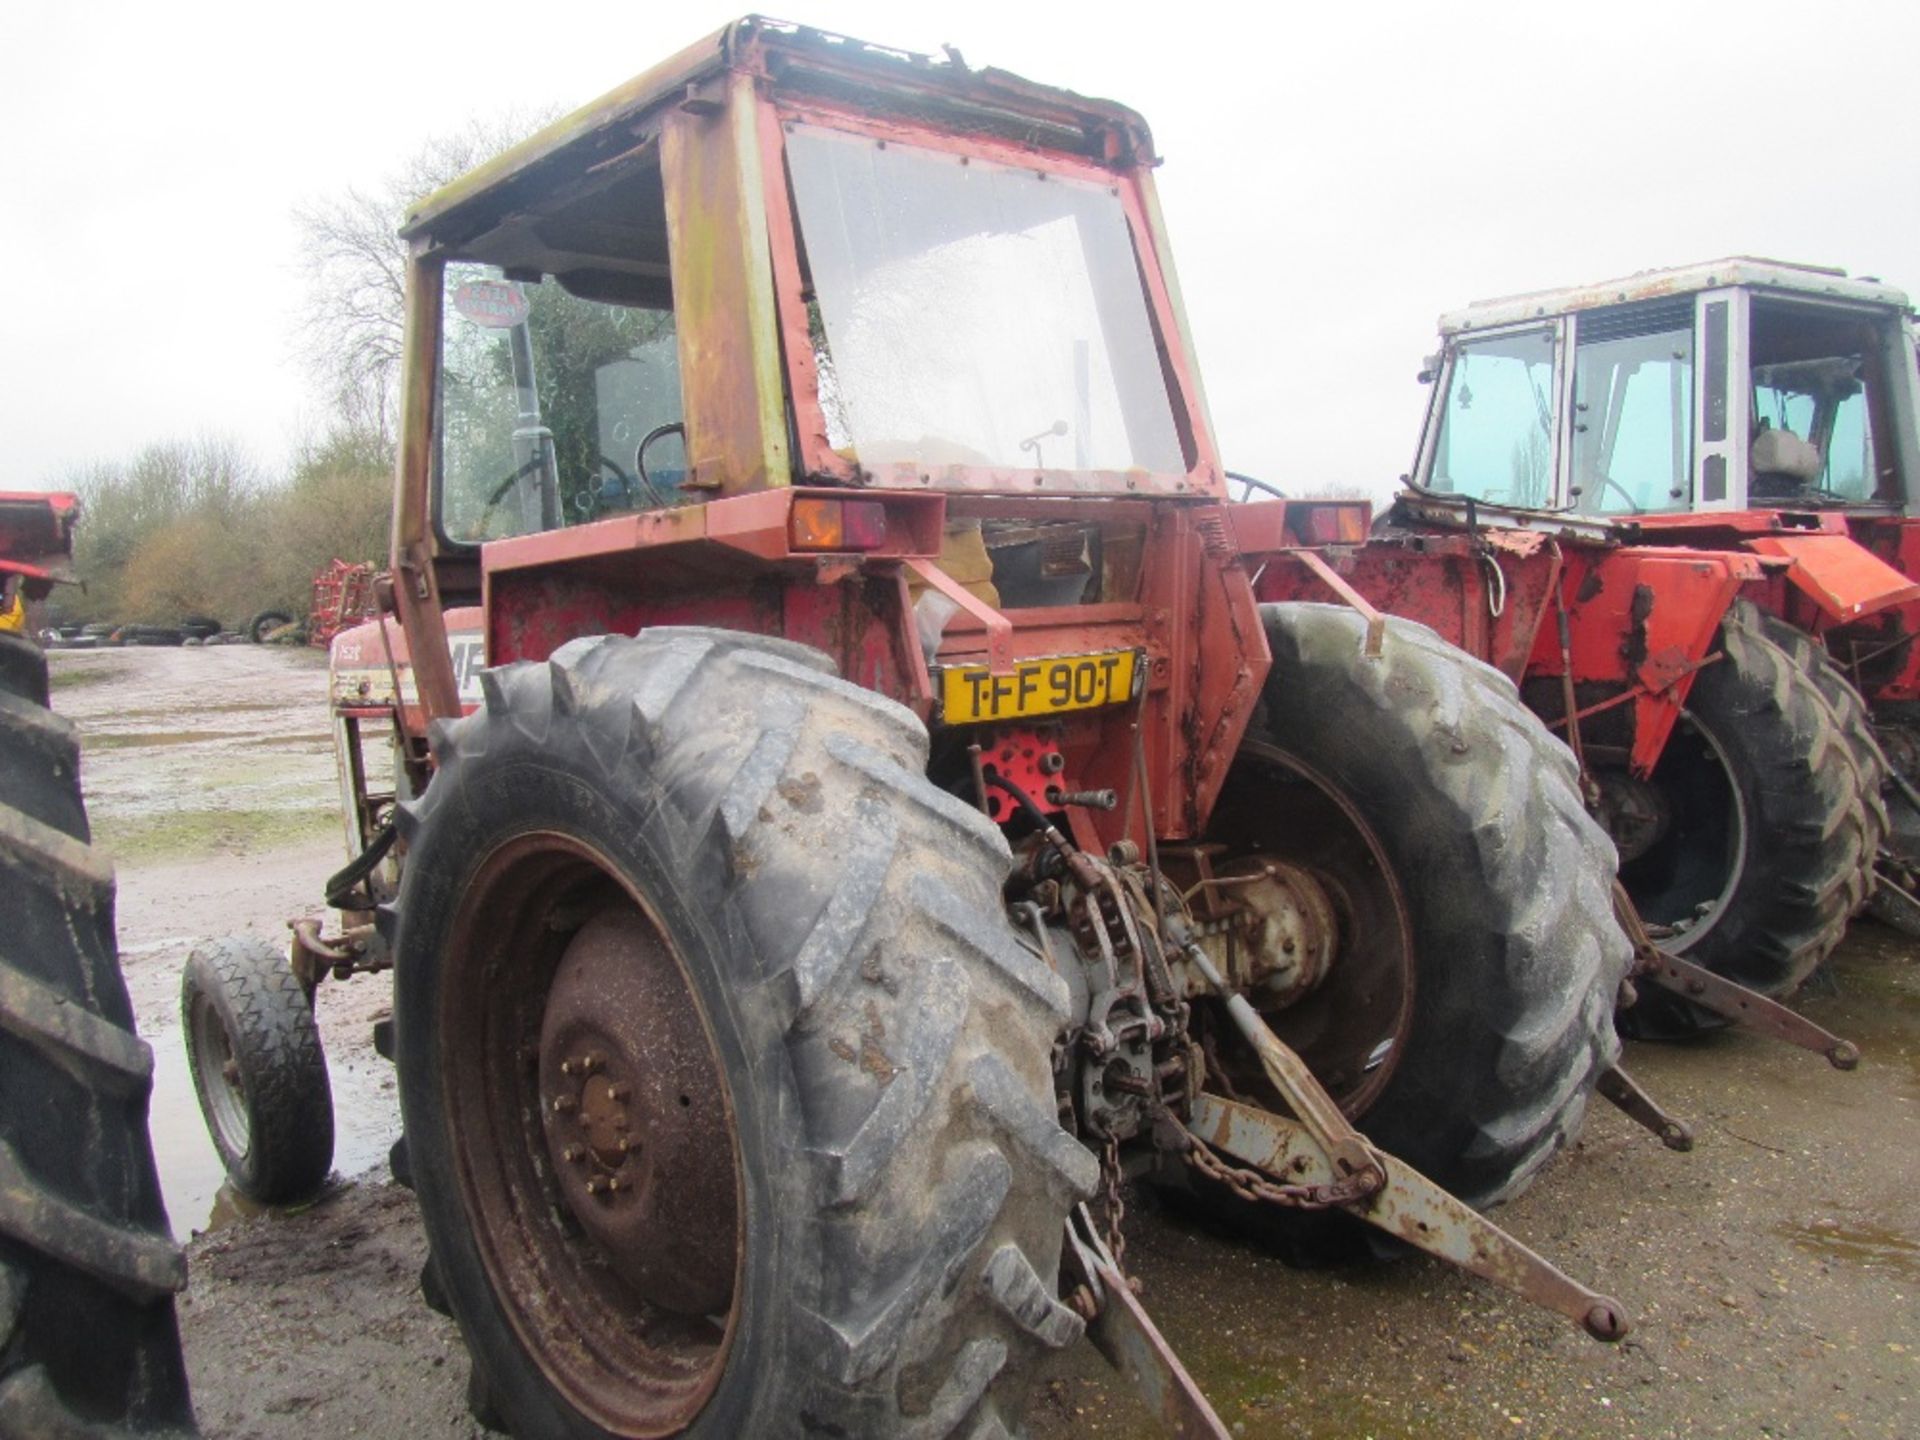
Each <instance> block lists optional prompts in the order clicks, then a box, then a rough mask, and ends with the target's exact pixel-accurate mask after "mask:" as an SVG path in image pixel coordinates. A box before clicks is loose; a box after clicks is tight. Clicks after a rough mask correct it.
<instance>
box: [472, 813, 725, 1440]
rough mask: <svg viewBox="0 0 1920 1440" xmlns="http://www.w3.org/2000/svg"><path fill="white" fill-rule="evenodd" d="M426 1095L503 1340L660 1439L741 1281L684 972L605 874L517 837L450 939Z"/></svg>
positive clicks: (569, 1395)
mask: <svg viewBox="0 0 1920 1440" xmlns="http://www.w3.org/2000/svg"><path fill="white" fill-rule="evenodd" d="M447 958H448V964H449V970H448V975H447V979H446V981H445V983H444V984H443V986H442V992H441V1000H440V1007H441V1014H440V1037H441V1042H440V1043H441V1081H442V1086H443V1090H442V1095H443V1100H444V1103H445V1106H446V1114H447V1121H448V1132H449V1139H450V1143H451V1149H452V1154H453V1161H454V1170H455V1178H456V1180H457V1183H458V1186H459V1190H460V1196H461V1201H462V1204H463V1206H464V1209H465V1211H466V1214H467V1217H468V1221H469V1224H470V1226H471V1229H472V1233H473V1237H474V1241H475V1244H476V1246H477V1248H478V1250H479V1252H480V1257H481V1261H482V1263H483V1265H484V1266H485V1268H486V1271H487V1275H488V1279H489V1281H490V1282H491V1285H492V1288H493V1292H494V1294H495V1296H496V1297H497V1298H498V1301H499V1304H500V1306H501V1309H502V1310H503V1312H504V1313H505V1315H506V1316H507V1319H508V1321H509V1323H510V1324H511V1325H512V1327H513V1329H514V1332H515V1334H516V1335H517V1336H518V1338H519V1341H520V1343H521V1346H522V1347H523V1348H524V1349H525V1351H526V1353H527V1354H528V1356H529V1357H531V1359H532V1360H533V1362H534V1363H535V1364H536V1365H537V1366H538V1367H539V1369H540V1371H541V1373H542V1374H543V1375H544V1376H545V1377H546V1378H547V1380H548V1381H549V1382H550V1383H551V1384H552V1385H553V1387H554V1388H555V1389H556V1390H557V1391H558V1392H559V1393H560V1394H561V1395H562V1396H563V1397H564V1398H565V1399H566V1401H567V1402H568V1403H569V1404H570V1405H572V1406H573V1408H574V1409H576V1410H577V1411H579V1412H580V1413H581V1414H582V1415H583V1416H585V1417H586V1418H587V1419H589V1420H591V1421H592V1422H593V1423H595V1424H597V1425H599V1426H600V1427H601V1428H603V1429H605V1430H607V1431H609V1432H611V1433H612V1434H615V1435H619V1436H624V1437H635V1440H641V1437H655V1436H666V1435H672V1434H677V1433H679V1432H680V1431H681V1430H683V1429H684V1428H685V1427H686V1426H687V1424H688V1423H689V1422H690V1421H691V1420H692V1419H693V1418H694V1417H695V1416H696V1415H698V1414H699V1412H700V1410H701V1409H702V1408H703V1407H704V1406H705V1404H706V1403H707V1401H708V1399H709V1398H711V1396H712V1395H713V1392H714V1390H715V1388H716V1387H717V1385H718V1384H719V1381H720V1376H721V1373H722V1371H723V1370H724V1369H725V1366H726V1362H727V1357H728V1354H729V1352H730V1350H731V1346H732V1341H733V1337H734V1333H735V1331H736V1329H737V1322H738V1318H739V1313H740V1298H739V1297H740V1292H741V1288H742V1285H743V1283H744V1273H743V1261H744V1256H745V1248H746V1247H745V1244H744V1231H743V1226H742V1221H741V1214H742V1193H741V1173H742V1172H741V1164H740V1155H739V1143H738V1138H737V1134H736V1128H735V1124H734V1112H733V1105H732V1098H731V1095H730V1093H729V1091H728V1088H727V1084H726V1076H725V1070H724V1068H723V1067H722V1065H721V1063H720V1059H719V1054H718V1050H717V1047H716V1044H715V1041H714V1038H713V1032H712V1027H711V1025H710V1024H709V1023H708V1020H707V1017H706V1013H705V1010H704V1009H703V1007H702V1006H701V1004H700V1001H699V998H698V993H697V992H696V991H695V989H694V987H693V983H692V978H691V975H690V973H689V971H688V967H687V964H686V961H685V957H683V956H682V955H681V954H680V953H679V951H678V949H677V948H676V947H675V946H674V945H673V943H672V941H671V939H670V937H669V935H668V932H667V931H666V929H665V927H664V926H663V925H662V924H661V923H660V920H659V918H658V916H657V915H656V914H655V913H654V912H653V910H652V909H651V908H650V907H649V906H648V905H647V904H646V903H645V901H644V900H643V899H642V898H641V897H640V896H639V895H638V894H636V893H635V891H634V890H633V889H632V887H631V886H629V885H627V884H625V883H624V882H622V881H621V880H620V879H619V878H618V874H617V871H616V868H615V866H614V865H613V864H612V862H611V861H609V860H608V859H607V858H606V857H605V856H604V855H603V854H601V853H600V852H599V851H598V850H596V849H594V848H593V847H592V846H590V845H588V844H586V843H585V842H583V841H580V840H578V839H575V838H573V837H571V836H566V835H560V834H556V833H546V832H542V833H536V834H530V835H524V836H520V837H518V838H516V839H514V840H512V841H510V842H508V843H507V844H505V845H503V846H501V847H500V848H499V849H497V850H495V851H494V852H493V853H492V854H491V855H490V856H488V857H487V859H486V860H485V861H484V862H483V863H482V864H481V866H480V868H479V870H478V871H477V873H476V874H475V877H474V881H473V884H472V886H471V887H470V888H469V890H468V892H467V903H466V904H465V905H464V906H463V907H462V910H461V916H460V920H459V922H458V923H457V926H456V928H455V931H454V934H453V935H452V937H451V939H450V942H449V949H448V957H447Z"/></svg>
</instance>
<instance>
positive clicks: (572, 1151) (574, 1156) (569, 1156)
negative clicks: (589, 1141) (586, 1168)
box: [560, 1145, 587, 1165]
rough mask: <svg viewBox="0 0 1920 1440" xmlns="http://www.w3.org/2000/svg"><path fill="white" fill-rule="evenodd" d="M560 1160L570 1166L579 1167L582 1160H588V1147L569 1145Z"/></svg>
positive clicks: (561, 1153)
mask: <svg viewBox="0 0 1920 1440" xmlns="http://www.w3.org/2000/svg"><path fill="white" fill-rule="evenodd" d="M560 1158H561V1159H563V1160H565V1161H567V1162H568V1163H569V1164H573V1165H578V1164H579V1163H580V1162H581V1161H582V1160H585V1159H586V1158H587V1147H586V1146H584V1145H569V1146H567V1148H566V1149H564V1150H562V1151H561V1152H560Z"/></svg>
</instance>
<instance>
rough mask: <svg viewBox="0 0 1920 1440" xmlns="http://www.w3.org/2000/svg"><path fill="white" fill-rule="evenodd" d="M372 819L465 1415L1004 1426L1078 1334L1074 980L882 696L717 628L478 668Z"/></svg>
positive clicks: (410, 1126)
mask: <svg viewBox="0 0 1920 1440" xmlns="http://www.w3.org/2000/svg"><path fill="white" fill-rule="evenodd" d="M482 689H483V697H484V698H483V703H482V705H481V708H480V709H479V710H478V711H476V712H475V713H474V714H473V715H472V716H470V717H468V718H467V719H464V720H462V721H459V722H456V723H454V724H452V725H448V726H445V727H437V728H436V731H435V743H436V751H437V755H438V759H439V770H438V773H437V774H436V776H435V778H434V780H433V783H432V784H431V785H430V786H429V787H428V788H427V791H426V793H425V795H424V796H423V797H422V798H421V799H420V800H418V801H410V802H406V803H405V804H403V805H402V807H401V809H400V817H399V822H398V823H399V824H400V826H401V829H402V833H403V834H404V835H405V836H406V839H407V842H408V846H409V851H408V861H407V866H406V871H405V876H404V878H403V880H402V884H401V891H400V895H399V899H398V901H397V914H398V928H397V932H396V962H395V978H396V991H395V1015H394V1020H395V1040H396V1060H397V1062H398V1066H399V1077H400V1090H401V1104H402V1110H403V1114H404V1118H405V1123H406V1140H407V1147H408V1154H409V1159H410V1161H411V1166H412V1171H413V1176H414V1181H415V1184H416V1186H417V1188H418V1194H419V1199H420V1206H421V1212H422V1215H423V1217H424V1220H425V1224H426V1230H427V1236H428V1240H429V1243H430V1246H431V1250H432V1261H431V1267H432V1270H433V1272H434V1274H435V1275H436V1277H437V1279H438V1281H439V1283H440V1285H441V1287H442V1289H443V1290H444V1296H445V1299H446V1300H447V1302H448V1304H449V1306H450V1308H451V1310H452V1312H453V1314H454V1316H455V1318H456V1319H457V1321H458V1322H459V1325H460V1328H461V1331H462V1333H463V1335H464V1337H465V1339H466V1342H467V1345H468V1348H469V1351H470V1353H471V1356H472V1359H473V1365H474V1384H473V1387H472V1389H473V1395H474V1399H475V1408H476V1412H477V1413H480V1414H482V1415H484V1416H486V1417H487V1418H488V1419H489V1420H491V1421H493V1422H495V1423H498V1424H500V1425H503V1426H504V1427H505V1428H507V1429H509V1430H511V1431H512V1432H513V1433H515V1434H517V1435H522V1436H541V1437H570V1440H571V1437H595V1440H599V1437H604V1436H608V1435H614V1436H665V1435H676V1436H680V1435H684V1436H701V1437H716V1440H718V1437H728V1440H731V1437H735V1436H746V1435H787V1434H821V1435H834V1436H844V1437H874V1440H878V1437H891V1436H905V1437H916V1440H919V1437H924V1440H936V1437H946V1436H956V1437H969V1440H972V1437H982V1440H984V1437H989V1436H993V1437H999V1436H1004V1435H1007V1434H1009V1433H1012V1432H1013V1431H1015V1430H1016V1429H1017V1427H1018V1419H1019V1414H1020V1411H1021V1409H1022V1405H1023V1396H1024V1392H1025V1389H1026V1386H1027V1384H1028V1380H1029V1376H1030V1373H1031V1371H1032V1368H1033V1365H1034V1363H1035V1361H1036V1360H1037V1359H1038V1358H1039V1357H1040V1356H1041V1355H1042V1354H1043V1353H1044V1352H1045V1351H1047V1350H1049V1349H1050V1348H1053V1347H1058V1346H1061V1345H1064V1344H1066V1343H1067V1342H1068V1341H1070V1340H1071V1339H1073V1338H1074V1337H1076V1336H1077V1335H1078V1334H1079V1333H1080V1331H1081V1322H1080V1320H1079V1318H1078V1317H1077V1316H1076V1315H1075V1314H1074V1313H1073V1312H1072V1311H1070V1310H1069V1309H1067V1308H1066V1307H1065V1306H1063V1305H1062V1304H1060V1302H1059V1301H1058V1299H1057V1298H1056V1295H1055V1286H1056V1276H1057V1273H1058V1268H1059V1259H1060V1245H1061V1236H1062V1226H1063V1222H1064V1219H1065V1216H1066V1214H1067V1212H1068V1211H1069V1209H1070V1208H1071V1207H1072V1205H1073V1204H1075V1203H1076V1202H1077V1201H1079V1200H1080V1199H1081V1198H1083V1197H1084V1196H1086V1195H1087V1194H1089V1193H1090V1191H1091V1189H1092V1187H1093V1185H1094V1183H1095V1181H1096V1179H1097V1175H1098V1166H1097V1164H1096V1162H1095V1161H1094V1159H1093V1158H1092V1156H1091V1155H1090V1154H1089V1152H1088V1151H1087V1150H1086V1149H1085V1148H1084V1147H1082V1146H1081V1145H1080V1144H1079V1143H1078V1142H1077V1141H1076V1140H1074V1139H1073V1138H1072V1137H1071V1136H1070V1135H1068V1134H1067V1133H1066V1132H1065V1131H1063V1130H1062V1129H1061V1128H1060V1126H1059V1124H1058V1123H1057V1120H1056V1111H1055V1108H1054V1091H1053V1083H1052V1073H1051V1064H1050V1051H1051V1047H1052V1045H1053V1042H1054V1039H1055V1037H1056V1035H1057V1034H1058V1033H1059V1031H1060V1029H1061V1027H1062V1026H1063V1025H1064V1023H1065V1021H1066V1018H1067V1004H1068V998H1067V992H1066V989H1065V986H1064V984H1063V982H1062V981H1061V980H1060V979H1059V978H1058V977H1057V976H1055V975H1054V973H1053V972H1052V971H1051V969H1050V968H1048V967H1047V966H1046V965H1045V964H1044V963H1043V962H1042V961H1041V960H1040V959H1039V958H1038V957H1037V956H1036V955H1035V954H1034V953H1033V952H1032V951H1031V950H1030V949H1028V948H1027V947H1026V946H1024V945H1023V944H1021V943H1020V940H1019V938H1018V936H1017V933H1016V932H1015V931H1014V930H1013V928H1012V927H1011V926H1010V924H1009V923H1008V921H1007V920H1006V917H1005V913H1004V909H1003V904H1002V900H1001V894H1000V888H1001V884H1002V882H1003V880H1004V878H1005V876H1006V874H1007V871H1008V869H1009V866H1010V855H1009V852H1008V849H1007V845H1006V842H1005V840H1004V839H1003V838H1002V837H1001V835H1000V833H999V831H998V830H996V829H995V828H994V827H993V826H992V825H991V824H990V823H988V822H987V821H986V820H985V818H984V817H983V816H981V815H980V814H979V813H978V812H976V811H974V810H973V809H971V808H970V807H968V806H966V805H963V804H961V803H959V802H958V801H956V800H954V799H953V798H952V797H950V796H948V795H946V794H944V793H943V792H941V791H940V790H938V789H937V788H936V787H934V786H933V785H931V784H930V783H929V782H928V781H927V779H926V778H925V765H926V757H927V736H926V732H925V730H924V729H923V727H922V726H921V724H920V722H919V720H918V719H916V718H915V717H914V716H913V715H912V714H911V713H910V712H908V711H906V710H904V709H902V708H901V707H899V706H897V705H895V704H893V703H892V702H890V701H887V700H885V699H882V698H880V697H878V696H876V695H874V694H872V693H870V692H868V691H864V690H861V689H859V688H857V687H856V686H853V685H849V684H847V683H845V682H843V681H841V680H840V679H838V678H837V677H836V676H835V675H834V674H833V671H832V665H831V662H830V661H828V659H827V658H826V657H825V656H824V655H822V654H820V653H819V652H817V651H814V650H811V649H807V648H805V647H802V646H798V645H793V644H789V643H786V642H784V641H779V640H770V639H763V638H758V637H750V636H745V635H738V634H732V633H729V632H725V631H712V630H685V629H667V628H662V629H655V630H649V631H647V632H645V633H643V634H641V635H640V636H639V637H638V638H634V639H628V638H619V637H610V638H600V639H593V640H580V641H575V642H573V643H571V644H569V645H567V646H565V647H563V648H562V649H561V650H560V651H559V652H558V653H556V654H555V655H554V656H553V658H552V659H551V660H550V661H548V662H546V663H539V664H535V663H520V664H515V665H510V666H507V667H504V668H502V669H498V670H493V671H489V672H487V673H486V675H485V676H484V678H483V684H482Z"/></svg>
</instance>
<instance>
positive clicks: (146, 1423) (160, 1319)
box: [0, 492, 193, 1437]
mask: <svg viewBox="0 0 1920 1440" xmlns="http://www.w3.org/2000/svg"><path fill="white" fill-rule="evenodd" d="M78 515H79V505H78V503H77V501H76V500H75V498H74V497H73V496H72V495H67V494H42V493H37V492H25V493H5V492H0V614H4V613H7V612H10V611H11V612H15V613H22V612H24V604H25V601H27V600H39V599H42V598H44V597H45V596H46V594H47V593H48V591H49V590H50V589H51V588H52V587H53V586H54V585H55V584H57V583H60V582H61V581H63V580H67V579H69V578H70V574H69V565H68V561H69V557H70V556H71V554H72V551H73V526H74V523H75V521H76V519H77V518H78ZM24 630H25V624H24V620H23V621H22V623H21V624H20V625H18V626H13V625H5V624H0V894H4V895H5V897H6V909H5V915H6V932H5V935H4V937H0V1432H4V1433H6V1434H7V1435H10V1436H11V1435H22V1436H26V1435H34V1436H39V1435H48V1436H52V1435H96V1436H101V1437H121V1436H126V1437H131V1436H134V1435H157V1434H161V1433H165V1434H168V1435H180V1436H184V1435H186V1434H188V1433H189V1430H190V1427H191V1426H192V1423H193V1411H192V1407H191V1404H190V1403H189V1400H188V1395H187V1376H186V1370H185V1367H184V1366H183V1365H182V1364H181V1360H180V1338H179V1332H178V1330H177V1328H176V1326H175V1323H174V1310H173V1297H174V1295H175V1293H176V1292H177V1291H179V1290H180V1289H181V1288H182V1287H183V1286H184V1285H185V1284H186V1262H185V1260H184V1259H183V1257H182V1256H181V1253H180V1249H179V1247H178V1246H176V1245H175V1244H174V1243H173V1237H172V1234H171V1232H170V1231H169V1230H168V1228H167V1215H166V1208H165V1206H164V1204H163V1203H162V1201H161V1198H160V1182H159V1179H158V1177H157V1175H156V1173H155V1171H154V1166H153V1149H152V1146H151V1145H150V1144H149V1142H148V1138H147V1101H148V1097H149V1096H150V1095H151V1093H152V1089H153V1051H152V1050H151V1049H150V1048H148V1046H147V1044H146V1042H145V1041H143V1040H141V1039H139V1038H138V1037H137V1036H136V1035H135V1034H134V1030H133V1007H132V1005H131V1004H130V1003H129V1001H128V999H127V987H126V982H125V980H124V979H122V977H121V974H120V963H119V954H118V949H117V947H116V944H115V940H114V930H113V897H114V880H113V866H112V865H111V864H109V863H108V862H107V860H106V859H105V857H104V856H102V855H101V854H100V853H99V852H98V851H97V850H95V849H94V848H93V846H92V845H91V843H90V836H89V832H88V828H87V813H86V805H85V801H84V799H83V797H82V795H81V793H80V745H79V736H78V734H77V732H76V731H75V729H74V726H73V724H72V722H70V721H67V720H63V719H61V718H60V717H59V716H58V715H56V714H54V713H53V712H52V711H51V710H50V709H49V708H48V700H49V693H48V675H47V660H46V656H45V655H44V654H42V653H41V651H40V648H39V646H37V645H35V644H34V643H33V641H32V640H31V639H30V638H29V637H28V636H27V635H26V634H25V633H23V632H24Z"/></svg>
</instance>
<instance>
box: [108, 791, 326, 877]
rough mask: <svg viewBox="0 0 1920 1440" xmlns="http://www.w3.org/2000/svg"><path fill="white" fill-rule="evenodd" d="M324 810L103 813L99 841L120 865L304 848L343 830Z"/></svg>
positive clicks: (316, 807)
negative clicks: (304, 845) (126, 815)
mask: <svg viewBox="0 0 1920 1440" xmlns="http://www.w3.org/2000/svg"><path fill="white" fill-rule="evenodd" d="M339 825H340V818H339V816H338V815H336V814H335V813H334V812H333V811H332V810H331V809H328V808H326V807H324V806H312V807H304V808H301V809H297V810H174V811H169V812H166V813H164V814H158V815H135V816H128V817H115V816H112V815H101V816H99V817H98V818H97V819H96V820H95V822H94V827H93V838H94V841H95V843H96V844H98V845H99V846H100V847H101V848H102V849H103V850H105V851H106V852H107V854H108V855H109V856H110V857H111V858H112V859H113V860H114V861H115V862H117V863H118V864H122V865H138V864H143V863H154V862H159V861H168V860H194V859H200V858H203V857H205V856H210V855H248V854H252V853H254V852H257V851H268V850H279V849H283V848H285V847H286V846H288V845H297V844H303V843H305V842H307V841H309V840H313V839H316V838H318V837H319V836H322V835H326V834H329V833H332V832H334V831H336V830H338V829H339Z"/></svg>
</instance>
